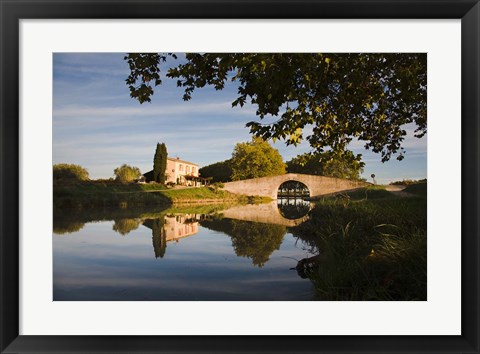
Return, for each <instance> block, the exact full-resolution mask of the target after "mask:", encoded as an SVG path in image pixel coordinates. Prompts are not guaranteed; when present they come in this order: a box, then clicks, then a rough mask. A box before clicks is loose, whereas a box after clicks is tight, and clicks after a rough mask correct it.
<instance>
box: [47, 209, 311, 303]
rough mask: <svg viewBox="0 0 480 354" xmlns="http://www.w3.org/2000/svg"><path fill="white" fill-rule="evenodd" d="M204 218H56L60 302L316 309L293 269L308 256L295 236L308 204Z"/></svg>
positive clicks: (93, 213)
mask: <svg viewBox="0 0 480 354" xmlns="http://www.w3.org/2000/svg"><path fill="white" fill-rule="evenodd" d="M180 209H181V208H180ZM204 209H205V208H202V207H199V208H193V209H192V210H185V211H183V212H182V211H181V210H178V208H177V210H174V209H171V210H160V211H158V210H155V211H151V210H147V211H145V210H142V211H138V212H135V211H132V210H115V211H113V210H112V211H109V210H88V211H85V212H80V211H73V210H63V211H62V212H56V213H55V215H54V233H53V299H54V300H56V301H75V300H93V301H102V300H105V301H115V300H122V301H132V300H133V301H134V300H138V301H142V300H146V301H158V300H269V301H271V300H300V301H302V300H312V299H313V287H312V285H311V282H310V281H309V280H308V279H302V278H301V277H300V276H299V275H298V274H297V272H296V271H295V269H292V268H294V267H295V266H296V264H297V261H298V260H300V259H302V258H304V257H308V256H309V253H308V247H306V245H304V244H303V243H302V241H301V240H298V239H297V238H296V237H294V236H293V235H292V234H291V233H290V232H289V229H290V228H292V227H294V226H295V225H298V224H299V223H301V222H302V220H304V219H302V218H305V217H306V216H305V214H306V213H307V212H308V210H309V204H308V203H306V202H303V201H299V200H293V201H292V200H279V204H278V205H277V204H276V203H271V204H262V205H247V206H237V207H231V208H227V209H225V210H215V211H213V212H212V211H208V210H207V211H205V210H204ZM206 209H208V207H207V208H206Z"/></svg>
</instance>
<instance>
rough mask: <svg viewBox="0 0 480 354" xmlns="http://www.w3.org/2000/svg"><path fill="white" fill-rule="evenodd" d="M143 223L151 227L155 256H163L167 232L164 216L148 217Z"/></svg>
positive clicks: (165, 248)
mask: <svg viewBox="0 0 480 354" xmlns="http://www.w3.org/2000/svg"><path fill="white" fill-rule="evenodd" d="M143 225H145V226H146V227H148V228H150V229H152V243H153V251H154V252H155V258H158V257H160V258H163V256H164V255H165V252H166V250H167V233H166V231H165V227H164V226H165V218H164V217H161V218H157V219H148V220H145V221H144V222H143Z"/></svg>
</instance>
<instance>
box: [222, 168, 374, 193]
mask: <svg viewBox="0 0 480 354" xmlns="http://www.w3.org/2000/svg"><path fill="white" fill-rule="evenodd" d="M287 181H297V182H301V183H303V184H304V185H305V186H306V187H307V188H308V190H309V191H310V197H311V198H315V197H319V196H322V195H327V194H332V193H338V192H343V191H348V190H353V189H357V188H361V187H365V186H367V185H368V183H366V182H361V181H351V180H347V179H340V178H333V177H323V176H315V175H304V174H300V173H287V174H284V175H279V176H271V177H261V178H252V179H244V180H242V181H235V182H228V183H225V186H224V188H223V189H224V190H226V191H228V192H231V193H236V194H244V195H258V196H262V197H270V198H272V199H277V191H278V188H279V187H280V185H281V184H282V183H284V182H287Z"/></svg>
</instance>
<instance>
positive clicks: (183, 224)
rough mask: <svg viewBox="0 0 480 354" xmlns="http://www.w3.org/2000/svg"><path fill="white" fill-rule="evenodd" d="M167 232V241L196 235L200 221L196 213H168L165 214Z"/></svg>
mask: <svg viewBox="0 0 480 354" xmlns="http://www.w3.org/2000/svg"><path fill="white" fill-rule="evenodd" d="M164 227H165V233H166V236H167V237H166V239H167V241H172V240H177V241H178V239H179V238H182V237H187V236H191V235H195V234H196V233H197V232H198V221H197V219H196V218H195V215H193V217H192V215H189V214H186V215H167V216H165V226H164Z"/></svg>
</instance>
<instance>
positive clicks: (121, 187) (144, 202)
mask: <svg viewBox="0 0 480 354" xmlns="http://www.w3.org/2000/svg"><path fill="white" fill-rule="evenodd" d="M264 201H265V200H264V198H258V197H246V196H239V195H236V194H232V193H229V192H226V191H223V190H221V189H215V188H208V187H202V188H185V189H167V188H166V187H165V186H163V185H161V184H134V183H131V184H121V183H116V182H104V181H102V182H99V181H86V182H76V183H68V184H56V185H54V186H53V205H54V208H92V207H121V208H127V207H139V206H169V205H172V204H180V203H234V202H238V203H247V202H255V203H258V202H264Z"/></svg>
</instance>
